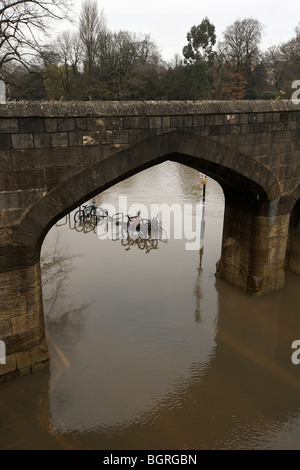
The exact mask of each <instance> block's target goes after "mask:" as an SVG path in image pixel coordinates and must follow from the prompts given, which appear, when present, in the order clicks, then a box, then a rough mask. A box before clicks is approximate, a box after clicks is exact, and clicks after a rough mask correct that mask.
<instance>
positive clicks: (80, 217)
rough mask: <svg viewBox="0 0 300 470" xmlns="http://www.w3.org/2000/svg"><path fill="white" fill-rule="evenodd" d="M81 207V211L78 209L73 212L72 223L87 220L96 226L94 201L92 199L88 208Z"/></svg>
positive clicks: (85, 206)
mask: <svg viewBox="0 0 300 470" xmlns="http://www.w3.org/2000/svg"><path fill="white" fill-rule="evenodd" d="M82 207H83V208H82V209H81V208H80V209H79V210H78V211H77V212H75V214H74V222H75V223H82V222H86V221H87V220H89V221H91V222H93V223H94V224H97V206H96V201H95V199H93V202H92V204H91V205H89V206H88V205H87V204H84V205H83V206H82Z"/></svg>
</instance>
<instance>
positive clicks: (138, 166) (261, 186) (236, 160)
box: [14, 131, 280, 264]
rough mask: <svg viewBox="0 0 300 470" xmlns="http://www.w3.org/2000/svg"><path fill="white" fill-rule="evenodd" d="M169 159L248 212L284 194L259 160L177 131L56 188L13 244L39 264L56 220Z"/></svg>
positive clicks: (145, 141)
mask: <svg viewBox="0 0 300 470" xmlns="http://www.w3.org/2000/svg"><path fill="white" fill-rule="evenodd" d="M66 151H68V150H66ZM165 160H171V161H176V162H179V163H182V164H184V165H187V166H190V167H192V168H194V169H196V170H198V171H202V172H204V173H206V174H207V175H208V176H210V177H212V178H213V179H215V180H216V181H217V182H218V183H219V184H220V185H221V187H222V188H223V190H224V193H225V198H226V197H227V198H228V199H236V198H238V200H239V201H240V204H242V205H243V207H244V209H246V208H248V210H251V211H252V212H253V211H254V212H255V213H257V214H260V213H261V212H263V210H264V208H265V206H266V205H268V204H269V203H270V202H271V201H272V200H276V198H278V197H279V194H280V190H279V186H278V183H277V181H276V179H275V177H274V175H273V174H272V172H270V171H269V169H268V168H267V167H266V166H264V165H262V164H261V163H260V162H259V161H257V160H256V159H255V158H249V157H246V156H245V155H244V154H242V153H241V152H239V151H237V150H236V149H232V148H229V147H227V146H225V145H222V144H220V143H219V142H217V141H215V140H212V139H210V138H208V137H203V136H201V135H197V134H194V133H192V132H182V131H174V132H171V133H166V134H161V135H159V136H151V137H148V138H146V139H143V140H142V141H140V142H138V143H135V144H134V145H132V146H131V147H129V148H126V149H124V150H121V151H119V152H117V153H112V154H111V155H110V156H108V157H106V158H105V159H104V160H102V161H100V162H98V163H96V164H94V165H93V166H91V167H90V168H88V169H84V170H81V171H79V172H78V173H77V174H76V175H73V176H71V177H70V178H69V179H67V180H66V181H64V182H63V183H61V184H60V185H58V186H57V187H56V188H55V189H53V190H52V191H51V192H49V193H48V194H46V195H45V196H44V197H43V198H42V199H40V200H39V201H38V202H37V203H36V204H35V205H34V206H33V207H32V208H31V209H30V210H29V211H28V213H27V214H26V216H25V217H24V219H23V221H22V222H21V224H20V226H19V228H18V230H17V231H16V234H15V237H14V243H15V244H16V245H18V246H20V247H24V249H26V250H27V251H28V253H27V259H28V262H29V264H33V263H35V262H38V261H39V256H40V248H41V245H42V242H43V240H44V237H45V236H46V234H47V232H48V231H49V230H50V228H51V227H52V225H53V224H54V223H55V222H57V220H59V219H60V218H61V217H62V216H64V215H66V214H67V213H69V212H70V211H71V210H73V209H75V208H76V207H78V206H79V205H80V204H82V203H83V202H85V201H86V200H88V199H90V198H91V197H93V196H95V195H97V194H99V193H101V192H102V191H104V190H105V189H107V188H109V187H110V186H113V185H114V184H116V183H118V182H119V181H122V180H124V179H126V178H128V177H129V176H132V175H134V174H136V173H139V172H140V171H143V170H145V169H147V168H149V167H151V166H154V165H157V164H159V163H162V162H163V161H165ZM225 202H226V201H225Z"/></svg>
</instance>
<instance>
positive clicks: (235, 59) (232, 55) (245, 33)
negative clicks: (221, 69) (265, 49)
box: [219, 18, 264, 77]
mask: <svg viewBox="0 0 300 470" xmlns="http://www.w3.org/2000/svg"><path fill="white" fill-rule="evenodd" d="M263 29H264V27H263V25H262V24H261V23H260V22H259V21H257V20H255V19H253V18H244V19H243V20H237V21H235V22H234V23H233V24H232V25H230V26H228V27H227V28H226V30H225V31H224V34H223V41H222V42H221V43H220V45H219V53H220V55H221V57H223V60H224V61H225V62H230V63H231V64H232V65H233V66H234V67H235V72H236V73H242V74H244V75H245V76H246V77H247V75H248V74H249V73H250V72H251V67H252V66H253V65H255V64H256V63H258V58H259V45H260V42H261V40H262V32H263Z"/></svg>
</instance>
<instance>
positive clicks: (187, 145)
mask: <svg viewBox="0 0 300 470" xmlns="http://www.w3.org/2000/svg"><path fill="white" fill-rule="evenodd" d="M66 151H68V150H67V149H66ZM165 160H172V161H176V162H180V163H182V164H185V165H188V166H190V167H192V168H195V169H197V170H200V171H202V172H204V173H206V174H207V175H208V176H211V177H212V178H214V179H215V180H216V181H217V182H218V183H219V184H220V185H221V186H222V188H223V190H224V194H225V215H224V231H223V241H222V254H221V258H220V260H219V262H218V266H217V272H216V274H217V276H219V277H221V278H223V279H225V280H227V281H229V282H231V283H232V284H233V285H235V286H236V287H238V288H240V289H242V290H243V291H245V292H247V293H249V294H251V295H261V294H265V293H269V292H273V291H275V290H278V289H280V288H281V287H283V285H284V263H285V258H286V245H287V239H288V230H289V217H290V212H291V209H292V207H293V205H294V204H295V199H291V198H283V197H281V196H280V189H279V186H278V184H277V181H276V179H275V177H274V176H273V175H272V173H271V172H270V171H269V170H268V169H267V167H265V166H264V165H262V164H260V163H259V162H258V161H257V160H255V158H250V157H246V156H245V155H243V154H242V153H239V152H238V151H236V150H234V149H230V148H228V147H225V146H223V145H222V144H220V143H218V142H217V141H215V140H211V139H209V138H207V137H203V136H200V135H197V134H193V133H190V132H189V133H185V132H181V131H175V132H171V133H166V134H161V135H159V136H154V137H149V138H147V139H144V140H142V141H141V142H139V143H136V144H134V145H133V146H131V147H129V148H126V149H124V150H122V151H119V152H117V153H114V154H112V155H111V156H108V157H107V158H105V159H104V160H102V161H99V162H98V163H96V164H95V165H94V166H92V167H90V168H89V169H85V170H84V171H81V172H79V173H78V174H76V175H73V176H72V177H70V178H66V179H65V180H64V181H63V182H61V184H60V185H59V186H57V187H56V188H55V189H53V190H52V191H51V192H49V193H48V194H46V195H44V197H42V198H41V199H40V200H39V201H38V202H37V203H36V204H35V205H34V206H33V207H32V208H31V209H30V210H29V211H28V212H27V214H26V216H25V217H24V219H23V221H22V222H21V224H20V226H19V227H18V230H17V231H16V233H15V236H14V243H13V244H12V245H11V246H7V247H6V250H5V252H2V253H1V256H2V259H4V260H5V263H6V269H5V270H4V272H2V273H1V274H0V278H1V283H2V285H3V282H2V281H4V283H5V285H7V293H9V296H7V295H6V300H7V297H8V298H9V301H8V302H7V304H6V305H5V306H4V309H6V311H7V318H9V322H8V323H9V324H10V325H12V331H11V330H9V329H8V335H7V337H6V338H4V340H5V343H6V348H7V364H6V369H5V373H6V374H7V373H10V374H11V373H15V374H18V373H19V371H23V372H29V371H31V370H33V369H34V368H36V367H39V366H40V364H42V363H45V362H47V360H48V348H47V343H46V339H45V329H44V317H43V303H42V289H41V276H40V250H41V245H42V242H43V240H44V237H45V235H46V234H47V232H48V231H49V230H50V228H51V227H52V226H53V224H54V223H55V222H57V221H58V220H59V219H60V218H61V217H62V216H63V215H65V214H67V213H68V212H70V211H71V210H73V209H75V208H76V207H78V205H79V204H81V203H83V202H84V201H86V200H87V199H89V198H91V197H93V196H95V195H97V194H99V193H100V192H102V191H103V190H105V189H107V188H108V187H110V186H112V185H114V184H116V183H117V182H119V181H121V180H123V179H125V178H128V177H129V176H131V175H134V174H136V173H138V172H140V171H142V170H144V169H146V168H149V167H151V166H153V165H157V164H159V163H161V162H163V161H165ZM187 184H188V183H187ZM294 211H295V214H296V216H295V219H296V222H295V223H294V222H292V223H291V228H290V239H292V238H293V233H294V231H295V230H298V231H299V203H297V204H296V206H295V209H294ZM295 224H296V225H295ZM295 227H296V228H295ZM298 240H299V237H298ZM296 249H298V250H299V247H296V243H294V244H293V243H292V242H291V243H290V251H289V255H288V256H289V260H291V259H292V258H293V256H294V255H293V250H296ZM297 253H298V255H299V251H298V252H297ZM298 255H297V256H298ZM295 256H296V255H295ZM292 266H293V263H292V261H289V267H291V268H292ZM0 301H1V300H0ZM1 302H2V301H1ZM9 312H11V314H10V313H9ZM12 312H13V313H12ZM2 370H3V369H2Z"/></svg>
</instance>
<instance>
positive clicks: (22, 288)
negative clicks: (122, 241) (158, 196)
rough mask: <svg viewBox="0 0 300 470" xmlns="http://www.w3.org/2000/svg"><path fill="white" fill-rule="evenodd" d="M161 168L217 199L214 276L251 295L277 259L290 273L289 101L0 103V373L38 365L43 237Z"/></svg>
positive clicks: (299, 128) (294, 112) (294, 163)
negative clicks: (220, 216)
mask: <svg viewBox="0 0 300 470" xmlns="http://www.w3.org/2000/svg"><path fill="white" fill-rule="evenodd" d="M166 159H171V160H174V161H179V162H181V163H183V164H186V165H189V166H191V167H193V168H196V169H198V170H200V171H203V172H204V173H206V174H207V175H209V176H211V177H212V178H214V179H215V180H216V181H218V182H219V183H220V184H221V186H222V188H223V190H224V194H225V205H226V210H225V220H224V233H223V242H222V256H221V259H220V262H219V264H218V269H217V275H218V276H220V277H222V278H224V279H226V280H228V281H229V282H231V283H233V284H234V285H236V286H237V287H239V288H240V289H242V290H244V291H246V292H248V293H251V294H253V295H260V294H262V293H267V292H271V291H274V290H276V289H278V288H281V287H282V286H283V284H284V262H285V263H286V266H287V267H288V268H289V269H292V270H293V271H295V272H298V273H299V270H300V268H299V210H298V209H295V210H294V211H293V214H292V218H291V222H290V223H289V218H290V213H291V211H292V209H293V208H294V207H295V201H298V200H299V199H300V190H299V187H300V186H299V180H300V110H299V109H298V107H297V106H295V105H293V104H292V102H287V101H286V102H284V101H278V102H270V101H266V102H264V101H257V102H255V101H251V102H250V101H249V102H244V101H240V102H228V101H226V102H208V101H206V102H143V103H141V102H124V103H116V102H112V103H109V102H103V103H7V104H4V105H0V276H1V287H0V339H3V340H4V341H5V342H6V344H7V354H8V360H7V365H6V369H5V371H6V372H7V373H8V372H15V373H16V371H22V370H23V371H29V370H31V369H32V368H35V367H37V364H39V363H44V362H45V361H47V357H48V356H47V354H48V353H47V347H46V342H45V332H44V324H43V311H42V300H41V288H40V272H39V256H40V247H41V244H42V241H43V238H44V236H45V235H46V233H47V231H48V230H49V229H50V227H51V226H52V225H53V223H54V222H55V221H56V220H58V219H59V218H60V217H61V216H62V215H64V214H66V213H67V212H68V211H70V210H71V209H74V208H75V207H76V206H78V205H79V204H80V203H82V202H84V201H85V200H87V199H88V198H90V197H92V196H94V195H96V194H97V193H99V192H101V191H102V190H104V189H106V188H107V187H109V186H111V185H112V184H115V183H116V182H118V181H120V180H122V179H124V178H126V177H128V176H130V175H132V174H135V173H137V172H138V171H140V170H142V169H145V168H147V167H149V166H151V165H155V164H157V163H160V162H162V161H164V160H166ZM296 207H297V208H299V204H298V205H297V204H296ZM287 240H288V241H287ZM287 247H288V249H287V251H286V248H287ZM0 367H1V370H0V375H3V374H5V373H6V372H5V371H4V369H2V367H4V366H1V365H0Z"/></svg>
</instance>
